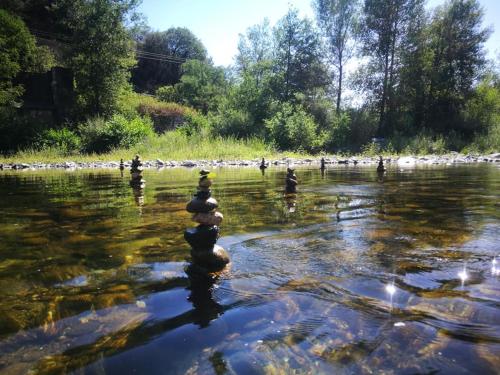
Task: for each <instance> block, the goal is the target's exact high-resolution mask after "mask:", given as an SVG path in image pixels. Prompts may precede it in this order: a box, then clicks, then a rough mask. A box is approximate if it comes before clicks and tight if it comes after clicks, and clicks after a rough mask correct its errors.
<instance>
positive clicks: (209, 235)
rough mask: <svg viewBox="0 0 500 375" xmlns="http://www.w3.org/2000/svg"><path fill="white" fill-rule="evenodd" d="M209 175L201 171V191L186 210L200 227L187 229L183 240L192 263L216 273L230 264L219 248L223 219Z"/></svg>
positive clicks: (207, 172)
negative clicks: (186, 244)
mask: <svg viewBox="0 0 500 375" xmlns="http://www.w3.org/2000/svg"><path fill="white" fill-rule="evenodd" d="M209 173H210V171H208V170H205V169H203V170H201V171H200V180H199V182H198V191H197V192H196V194H195V195H194V198H193V199H192V200H191V201H190V202H189V203H188V204H187V206H186V210H187V211H188V212H190V213H192V214H194V215H193V221H195V222H197V223H198V224H199V225H198V226H197V227H196V228H189V229H187V230H186V231H185V232H184V238H185V239H186V241H187V242H188V243H189V245H191V257H192V259H193V263H194V264H196V265H199V266H202V267H205V268H207V269H209V270H210V271H216V270H220V269H222V268H224V266H225V265H226V264H228V263H229V256H228V255H227V253H226V251H225V250H224V249H223V248H222V247H220V246H219V245H216V242H217V239H218V238H219V233H220V229H219V226H220V224H221V223H222V218H223V216H222V214H221V213H220V212H218V211H217V207H218V204H217V201H216V200H215V199H214V198H212V197H211V192H210V186H212V180H211V179H210V178H209V177H208V174H209Z"/></svg>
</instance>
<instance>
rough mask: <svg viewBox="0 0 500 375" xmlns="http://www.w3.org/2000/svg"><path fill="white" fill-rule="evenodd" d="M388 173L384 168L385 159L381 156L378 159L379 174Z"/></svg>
mask: <svg viewBox="0 0 500 375" xmlns="http://www.w3.org/2000/svg"><path fill="white" fill-rule="evenodd" d="M385 171H386V169H385V166H384V159H383V158H382V156H379V159H378V166H377V173H380V174H381V173H384V172H385Z"/></svg>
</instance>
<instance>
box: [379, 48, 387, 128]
mask: <svg viewBox="0 0 500 375" xmlns="http://www.w3.org/2000/svg"><path fill="white" fill-rule="evenodd" d="M388 77H389V51H387V52H386V54H385V65H384V82H383V86H382V98H381V100H380V117H379V123H378V130H377V135H378V136H379V137H380V136H382V134H383V131H384V127H385V126H384V125H385V104H386V100H387V81H388Z"/></svg>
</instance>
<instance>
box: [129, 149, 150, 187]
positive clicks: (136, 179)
mask: <svg viewBox="0 0 500 375" xmlns="http://www.w3.org/2000/svg"><path fill="white" fill-rule="evenodd" d="M142 171H143V168H142V161H141V157H140V156H139V155H135V158H134V159H132V164H131V166H130V177H131V180H130V185H131V186H132V187H143V186H144V183H145V182H146V181H145V180H143V178H142Z"/></svg>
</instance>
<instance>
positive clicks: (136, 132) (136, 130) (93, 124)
mask: <svg viewBox="0 0 500 375" xmlns="http://www.w3.org/2000/svg"><path fill="white" fill-rule="evenodd" d="M78 130H79V132H80V135H81V138H82V143H83V146H84V151H86V152H97V153H103V152H107V151H110V150H111V149H113V148H117V147H130V146H133V145H135V144H136V143H138V142H139V141H141V140H142V139H144V138H146V137H147V136H149V135H152V134H153V128H152V124H151V121H150V120H149V119H146V118H142V117H135V118H133V119H131V120H129V119H127V118H126V117H125V116H123V115H114V116H113V117H112V118H111V119H110V120H108V121H106V120H104V119H103V118H101V117H96V118H93V119H90V120H87V121H86V122H85V123H83V124H82V125H80V126H79V128H78Z"/></svg>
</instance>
